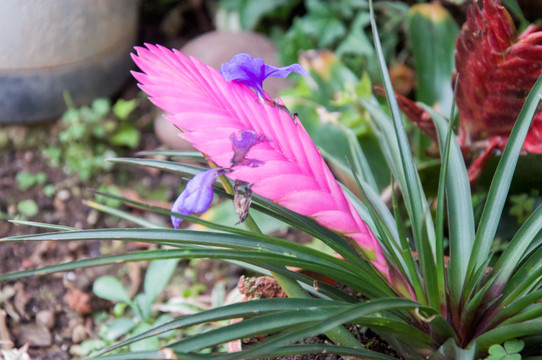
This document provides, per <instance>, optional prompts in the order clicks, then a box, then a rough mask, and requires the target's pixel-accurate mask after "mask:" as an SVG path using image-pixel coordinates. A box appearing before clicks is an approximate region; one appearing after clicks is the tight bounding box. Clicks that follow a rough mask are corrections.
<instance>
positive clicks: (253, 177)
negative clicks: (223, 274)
mask: <svg viewBox="0 0 542 360" xmlns="http://www.w3.org/2000/svg"><path fill="white" fill-rule="evenodd" d="M136 51H137V55H132V58H133V59H134V62H135V63H136V64H137V65H138V66H139V68H140V69H141V70H142V71H143V73H140V72H132V73H133V75H134V77H135V78H136V79H137V80H138V81H139V83H140V87H141V89H142V90H143V91H144V92H146V93H147V94H148V95H149V96H150V100H151V101H152V102H153V103H154V104H155V105H156V106H158V107H159V108H161V109H163V110H164V111H166V112H167V113H168V114H169V115H167V118H168V120H169V121H171V122H172V123H173V124H174V125H175V126H177V127H178V128H179V129H181V130H182V131H183V133H182V135H181V136H182V137H183V138H185V139H186V140H188V141H189V142H191V143H192V144H193V145H194V147H195V148H196V149H197V150H199V151H201V152H202V153H203V154H205V155H206V156H207V157H208V159H209V160H211V161H212V162H213V163H215V164H216V165H218V166H220V167H229V166H230V165H231V163H230V161H231V159H232V155H233V150H232V146H231V140H230V136H231V135H232V134H236V135H237V134H239V133H240V132H241V131H243V130H251V131H254V132H256V133H257V134H260V135H265V136H266V137H267V138H269V139H270V140H271V141H269V142H261V143H258V144H256V145H254V146H253V147H252V148H251V149H250V158H253V159H257V160H260V161H263V162H264V164H263V165H262V166H260V167H255V168H251V167H238V168H234V171H232V172H231V173H228V174H227V175H226V176H228V177H229V178H230V179H232V180H236V179H239V180H242V181H245V182H247V183H252V184H254V185H253V186H252V190H253V192H254V193H256V194H258V195H261V196H264V197H266V198H268V199H270V200H272V201H274V202H276V203H278V204H280V205H282V206H284V207H286V208H288V209H290V210H292V211H295V212H297V213H299V214H302V215H305V216H309V217H312V218H313V219H315V220H316V221H317V222H318V223H320V224H321V225H323V226H325V227H327V228H329V229H331V230H334V231H336V232H339V233H342V234H343V235H344V236H346V237H348V238H350V239H352V240H353V241H355V243H357V244H358V245H359V247H360V248H361V249H362V251H363V253H364V254H365V255H366V256H367V258H368V259H370V260H371V262H372V264H373V265H374V266H375V268H376V269H377V270H378V271H379V272H381V273H382V274H383V275H385V276H386V277H387V278H388V279H389V280H391V279H390V274H389V268H388V265H387V262H386V260H385V257H384V255H383V252H382V249H381V247H380V244H379V243H378V241H377V239H376V238H375V237H374V235H373V234H372V233H371V231H370V230H369V228H368V227H367V225H366V224H365V222H364V221H363V220H362V219H361V218H360V216H359V214H358V213H357V212H356V211H355V209H354V207H353V206H352V205H351V204H350V202H349V201H348V200H347V199H346V197H345V195H344V193H343V192H342V190H341V188H340V187H339V184H338V183H337V181H336V180H335V178H334V177H333V174H332V173H331V171H330V170H329V168H328V166H327V165H326V163H325V162H324V159H323V158H322V156H321V154H320V152H319V151H318V149H317V148H316V146H315V145H314V143H313V142H312V140H311V138H310V137H309V135H308V134H307V132H306V131H305V129H304V128H303V126H302V125H301V123H300V122H299V121H293V120H292V118H291V116H290V114H289V113H288V112H287V111H286V110H285V109H283V108H281V107H280V106H276V105H273V104H272V103H270V102H267V101H263V102H262V101H260V100H259V99H258V97H257V95H256V94H255V93H254V92H253V91H252V90H250V89H249V88H248V87H247V86H245V85H243V84H240V83H238V82H235V81H226V80H225V79H224V77H223V76H222V75H221V74H220V73H219V72H218V71H216V70H215V69H213V68H211V67H209V66H207V65H205V64H203V63H201V62H200V61H198V60H197V59H195V58H192V57H191V58H189V57H187V56H185V55H184V54H182V53H181V52H180V51H177V50H169V49H167V48H165V47H162V46H159V45H157V46H155V45H150V44H146V48H143V47H137V48H136ZM279 104H281V103H280V100H279Z"/></svg>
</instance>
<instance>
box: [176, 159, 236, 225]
mask: <svg viewBox="0 0 542 360" xmlns="http://www.w3.org/2000/svg"><path fill="white" fill-rule="evenodd" d="M225 171H226V170H224V169H222V168H212V169H209V170H207V171H204V172H201V173H199V174H197V175H196V176H194V177H193V178H192V179H191V180H190V181H189V182H188V183H187V184H186V187H185V189H184V191H183V192H182V193H181V195H179V197H178V198H177V200H175V202H174V203H173V206H172V208H171V211H172V212H176V213H179V214H182V215H189V214H191V213H197V214H201V213H202V212H204V211H206V210H207V209H208V208H209V206H211V202H212V201H213V196H214V191H213V184H214V183H215V182H216V180H217V178H218V175H221V174H223V173H224V172H225ZM181 221H182V219H181V218H178V217H176V216H174V215H171V223H172V224H173V227H174V228H175V229H177V228H178V227H179V224H180V223H181Z"/></svg>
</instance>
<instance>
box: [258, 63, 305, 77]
mask: <svg viewBox="0 0 542 360" xmlns="http://www.w3.org/2000/svg"><path fill="white" fill-rule="evenodd" d="M293 72H295V73H298V74H301V75H303V76H309V73H308V72H307V71H306V70H305V69H304V68H303V66H301V65H299V64H292V65H288V66H283V67H276V66H273V65H267V64H265V77H266V78H267V77H269V76H272V77H278V78H285V77H287V76H288V75H290V74H291V73H293Z"/></svg>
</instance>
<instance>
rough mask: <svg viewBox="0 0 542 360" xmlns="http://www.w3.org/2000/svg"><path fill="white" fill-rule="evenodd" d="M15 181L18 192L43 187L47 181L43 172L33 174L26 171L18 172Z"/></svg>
mask: <svg viewBox="0 0 542 360" xmlns="http://www.w3.org/2000/svg"><path fill="white" fill-rule="evenodd" d="M15 180H16V181H17V187H18V188H19V189H20V190H28V189H30V188H32V187H34V186H35V185H43V184H44V183H45V181H47V175H46V174H45V173H44V172H39V173H37V174H33V173H31V172H28V171H19V172H18V173H17V175H15Z"/></svg>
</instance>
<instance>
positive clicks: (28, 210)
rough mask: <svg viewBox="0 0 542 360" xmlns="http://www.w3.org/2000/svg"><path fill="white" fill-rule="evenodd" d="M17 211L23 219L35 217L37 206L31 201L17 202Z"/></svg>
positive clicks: (37, 210)
mask: <svg viewBox="0 0 542 360" xmlns="http://www.w3.org/2000/svg"><path fill="white" fill-rule="evenodd" d="M17 210H18V211H19V212H20V213H21V214H22V215H23V216H25V217H32V216H36V215H37V214H38V212H39V208H38V204H36V202H35V201H34V200H32V199H27V200H21V201H19V203H18V204H17Z"/></svg>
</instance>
